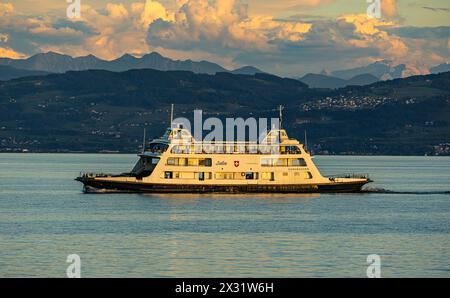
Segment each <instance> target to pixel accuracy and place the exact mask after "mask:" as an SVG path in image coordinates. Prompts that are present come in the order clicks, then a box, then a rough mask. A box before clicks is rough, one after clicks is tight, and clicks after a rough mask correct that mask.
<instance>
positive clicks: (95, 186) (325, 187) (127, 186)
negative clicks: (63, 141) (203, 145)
mask: <svg viewBox="0 0 450 298" xmlns="http://www.w3.org/2000/svg"><path fill="white" fill-rule="evenodd" d="M76 180H77V181H80V182H82V183H83V184H84V188H83V190H84V192H86V193H111V192H112V193H114V192H115V193H356V192H361V191H362V187H363V186H364V185H365V184H367V183H370V182H371V180H370V179H367V180H362V181H357V182H340V183H339V182H335V183H324V184H299V185H289V184H287V185H278V184H277V185H273V184H271V185H264V184H249V185H231V184H230V185H193V184H191V185H190V184H156V183H142V182H123V181H112V180H106V179H101V180H99V179H95V178H88V177H78V178H77V179H76Z"/></svg>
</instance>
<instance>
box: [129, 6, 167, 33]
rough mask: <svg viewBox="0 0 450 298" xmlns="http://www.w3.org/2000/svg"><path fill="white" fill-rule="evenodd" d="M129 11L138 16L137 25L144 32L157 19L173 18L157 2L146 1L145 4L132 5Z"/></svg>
mask: <svg viewBox="0 0 450 298" xmlns="http://www.w3.org/2000/svg"><path fill="white" fill-rule="evenodd" d="M131 10H132V11H133V12H134V13H136V14H139V18H138V23H139V24H140V26H141V27H142V28H143V29H145V30H146V29H147V28H148V26H149V25H150V24H151V23H153V22H154V21H155V20H157V19H162V20H171V19H173V16H172V15H170V14H169V13H168V12H167V10H166V8H165V7H164V6H163V5H162V4H161V3H159V2H157V1H152V0H146V2H145V3H139V2H138V3H133V4H132V6H131Z"/></svg>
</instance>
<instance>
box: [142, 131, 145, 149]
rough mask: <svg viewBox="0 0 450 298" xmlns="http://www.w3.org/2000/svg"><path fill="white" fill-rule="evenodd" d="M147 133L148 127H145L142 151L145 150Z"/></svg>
mask: <svg viewBox="0 0 450 298" xmlns="http://www.w3.org/2000/svg"><path fill="white" fill-rule="evenodd" d="M145 133H146V128H145V127H144V139H143V140H142V153H144V152H145V142H146V138H145V137H146V136H145Z"/></svg>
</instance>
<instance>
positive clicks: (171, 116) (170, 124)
mask: <svg viewBox="0 0 450 298" xmlns="http://www.w3.org/2000/svg"><path fill="white" fill-rule="evenodd" d="M172 122H173V103H172V104H171V105H170V123H169V127H170V128H172Z"/></svg>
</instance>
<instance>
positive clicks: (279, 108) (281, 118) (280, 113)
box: [278, 105, 284, 129]
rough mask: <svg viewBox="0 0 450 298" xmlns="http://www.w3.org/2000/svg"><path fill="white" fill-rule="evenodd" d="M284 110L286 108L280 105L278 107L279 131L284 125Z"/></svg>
mask: <svg viewBox="0 0 450 298" xmlns="http://www.w3.org/2000/svg"><path fill="white" fill-rule="evenodd" d="M283 109H284V107H283V106H282V105H280V106H279V107H278V111H279V115H280V116H279V118H278V129H281V125H282V123H283Z"/></svg>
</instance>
